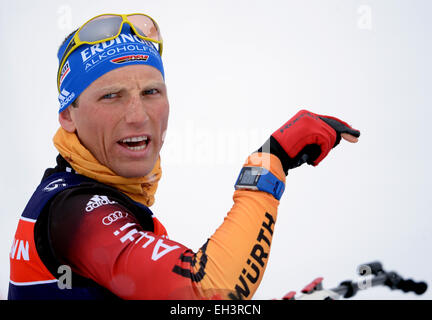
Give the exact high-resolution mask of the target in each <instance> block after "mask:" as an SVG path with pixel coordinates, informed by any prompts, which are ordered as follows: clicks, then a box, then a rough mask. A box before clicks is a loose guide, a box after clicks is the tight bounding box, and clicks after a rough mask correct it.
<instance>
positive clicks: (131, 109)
mask: <svg viewBox="0 0 432 320" xmlns="http://www.w3.org/2000/svg"><path fill="white" fill-rule="evenodd" d="M148 118H149V117H148V114H147V108H146V106H145V103H144V101H143V100H142V98H141V96H140V95H134V96H132V97H131V98H130V99H129V101H128V103H127V106H126V110H125V119H126V122H127V123H144V122H146V121H147V120H148Z"/></svg>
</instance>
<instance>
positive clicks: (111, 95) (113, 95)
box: [102, 93, 117, 99]
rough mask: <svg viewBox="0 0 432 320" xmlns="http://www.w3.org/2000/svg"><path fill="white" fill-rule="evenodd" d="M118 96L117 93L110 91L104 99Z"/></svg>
mask: <svg viewBox="0 0 432 320" xmlns="http://www.w3.org/2000/svg"><path fill="white" fill-rule="evenodd" d="M115 97H117V93H108V94H105V95H103V96H102V99H113V98H115Z"/></svg>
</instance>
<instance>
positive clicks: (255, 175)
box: [237, 167, 262, 186]
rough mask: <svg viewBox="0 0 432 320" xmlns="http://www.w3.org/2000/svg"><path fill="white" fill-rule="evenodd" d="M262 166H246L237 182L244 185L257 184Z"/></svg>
mask: <svg viewBox="0 0 432 320" xmlns="http://www.w3.org/2000/svg"><path fill="white" fill-rule="evenodd" d="M261 170H262V168H259V167H258V168H255V167H245V168H243V171H242V174H241V175H240V178H239V181H238V183H237V184H240V185H243V186H256V185H257V182H258V179H259V177H260V174H261Z"/></svg>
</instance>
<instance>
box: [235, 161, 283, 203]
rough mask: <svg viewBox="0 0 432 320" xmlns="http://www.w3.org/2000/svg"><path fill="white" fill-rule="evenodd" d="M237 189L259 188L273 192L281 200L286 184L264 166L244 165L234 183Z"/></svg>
mask: <svg viewBox="0 0 432 320" xmlns="http://www.w3.org/2000/svg"><path fill="white" fill-rule="evenodd" d="M234 187H235V189H236V190H239V189H246V190H259V191H265V192H267V193H270V194H272V195H273V196H274V197H275V198H276V199H277V200H280V198H281V196H282V194H283V192H284V190H285V184H284V183H283V182H282V181H280V180H279V179H278V178H276V176H275V175H273V174H272V173H271V172H270V171H269V170H267V169H266V168H263V167H243V168H242V169H241V171H240V174H239V176H238V178H237V181H236V183H235V185H234Z"/></svg>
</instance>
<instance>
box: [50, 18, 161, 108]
mask: <svg viewBox="0 0 432 320" xmlns="http://www.w3.org/2000/svg"><path fill="white" fill-rule="evenodd" d="M74 34H75V33H74ZM74 34H72V35H71V36H70V37H69V38H68V39H67V41H65V43H64V44H63V45H62V46H61V47H60V49H59V51H58V54H57V56H58V59H59V63H61V58H62V57H63V53H64V51H65V50H66V47H67V45H68V44H69V42H70V40H71V39H72V37H73V36H74ZM133 64H144V65H149V66H152V67H155V68H156V69H158V70H159V71H160V72H161V73H162V76H163V77H165V74H164V69H163V64H162V59H161V56H160V55H159V52H158V50H157V49H156V47H155V45H154V44H153V43H152V42H150V41H145V40H142V39H140V38H138V37H137V36H136V35H134V34H133V32H131V29H130V26H129V25H127V24H124V25H123V28H122V32H121V33H120V35H119V36H118V37H117V38H115V39H113V40H110V41H105V42H102V43H98V44H95V45H88V44H84V45H82V46H80V47H78V48H77V49H76V50H75V51H73V52H72V53H71V54H70V56H69V57H68V59H67V60H66V62H65V64H64V65H63V68H62V70H61V74H60V93H59V97H58V99H59V102H60V110H59V113H60V112H62V111H63V110H65V109H66V108H67V107H68V106H69V105H70V104H71V103H72V102H73V101H74V100H75V99H76V98H77V97H78V96H79V95H80V94H81V93H82V92H83V91H84V90H85V89H86V88H87V87H88V86H89V85H90V84H91V83H92V82H93V81H95V80H96V79H98V78H99V77H101V76H102V75H104V74H105V73H107V72H109V71H111V70H113V69H116V68H121V67H124V66H128V65H133Z"/></svg>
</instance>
